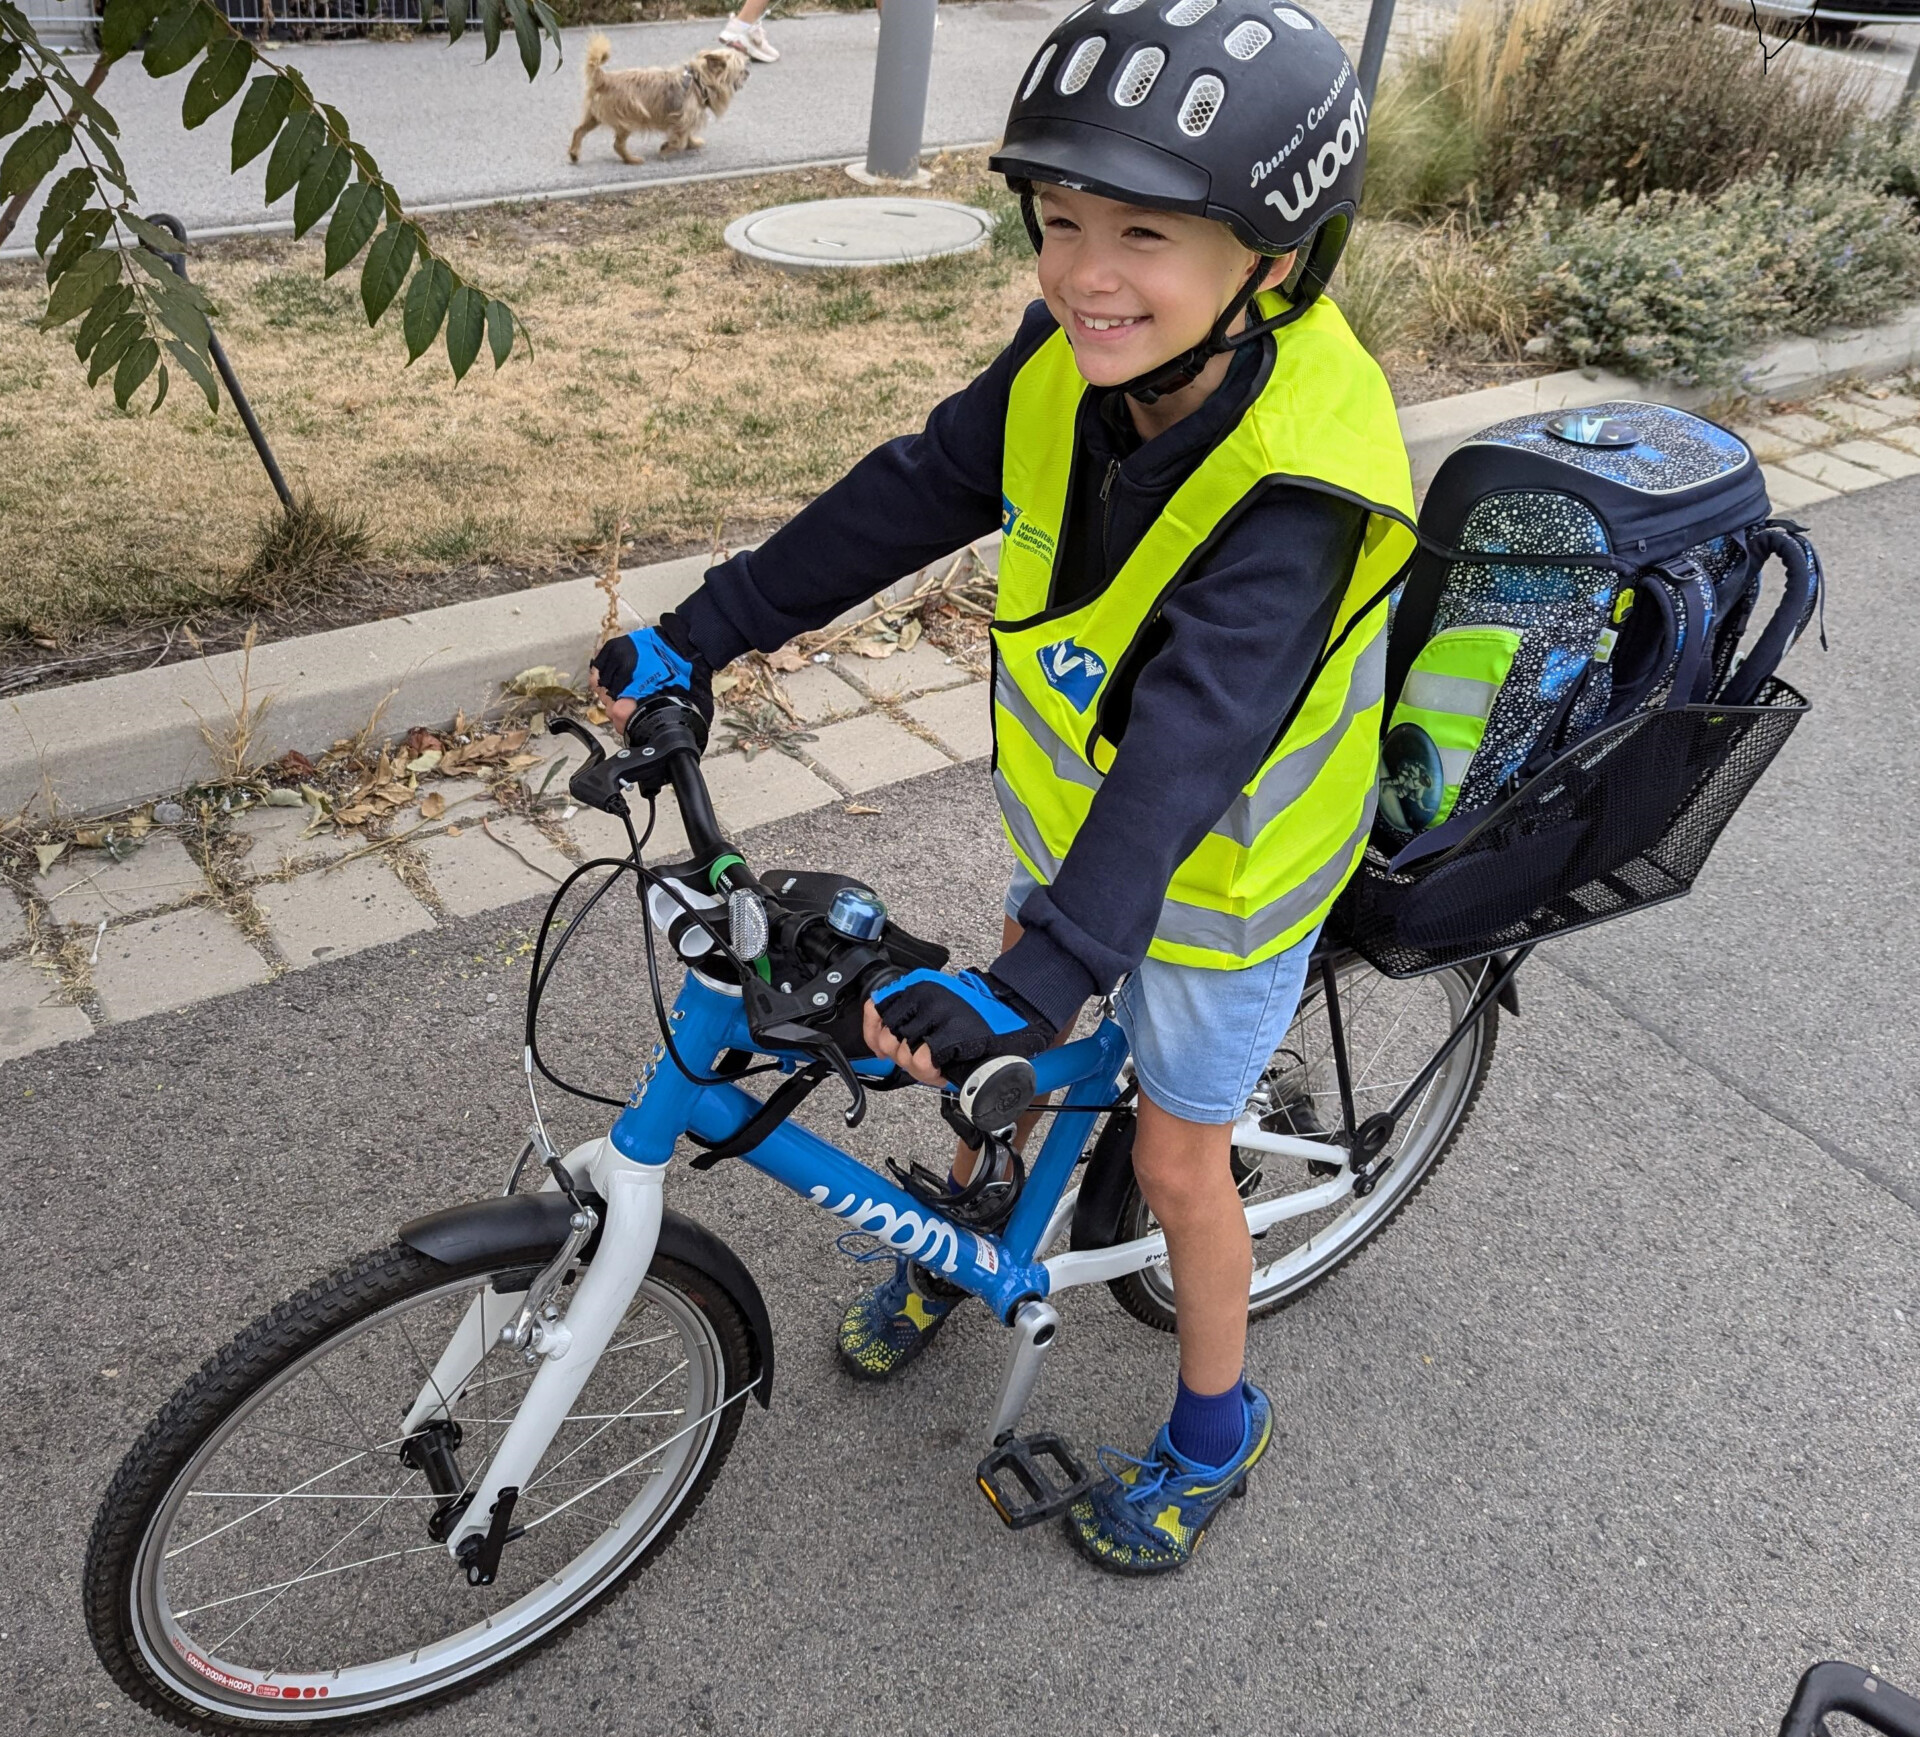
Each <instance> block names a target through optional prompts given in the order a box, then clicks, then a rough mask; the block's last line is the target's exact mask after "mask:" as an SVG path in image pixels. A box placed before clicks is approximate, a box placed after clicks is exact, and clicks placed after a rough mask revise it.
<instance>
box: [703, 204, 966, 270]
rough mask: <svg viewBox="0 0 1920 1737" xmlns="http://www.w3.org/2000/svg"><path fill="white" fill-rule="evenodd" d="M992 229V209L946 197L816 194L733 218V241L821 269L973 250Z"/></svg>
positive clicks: (764, 255) (771, 257) (765, 255)
mask: <svg viewBox="0 0 1920 1737" xmlns="http://www.w3.org/2000/svg"><path fill="white" fill-rule="evenodd" d="M992 234H993V214H992V213H991V212H988V211H981V210H979V209H978V208H977V207H975V206H972V205H955V204H952V203H951V202H950V201H948V200H945V199H885V198H882V199H813V200H809V201H807V202H806V203H805V204H802V205H776V206H774V207H772V208H771V209H770V210H767V211H755V212H751V213H749V214H748V215H747V216H745V217H742V218H740V219H739V220H738V221H737V222H734V223H730V224H729V225H728V226H727V245H728V246H729V247H731V248H733V249H734V250H735V251H736V252H739V253H744V254H745V255H746V256H747V257H748V258H749V259H763V260H765V261H767V263H768V264H770V265H778V266H784V267H786V268H787V269H788V270H789V271H818V270H821V269H823V268H832V267H836V266H841V267H844V266H859V265H902V264H905V263H906V262H907V261H909V260H915V259H938V258H939V257H940V256H941V255H943V254H949V253H971V252H972V251H973V250H974V249H975V248H977V247H984V246H985V245H986V244H987V239H988V237H989V236H991V235H992Z"/></svg>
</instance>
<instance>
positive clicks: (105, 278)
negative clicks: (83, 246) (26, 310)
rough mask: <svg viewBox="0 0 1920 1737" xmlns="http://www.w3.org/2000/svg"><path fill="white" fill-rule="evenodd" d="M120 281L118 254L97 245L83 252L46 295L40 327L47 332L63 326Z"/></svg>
mask: <svg viewBox="0 0 1920 1737" xmlns="http://www.w3.org/2000/svg"><path fill="white" fill-rule="evenodd" d="M119 281H120V255H119V254H117V253H108V252H107V251H106V249H104V248H100V247H96V248H93V249H91V250H89V251H88V252H86V253H83V254H82V255H81V256H80V257H79V258H78V259H76V260H75V261H74V262H73V264H72V265H70V266H68V267H67V269H66V270H65V271H64V272H62V273H61V274H60V281H59V282H58V283H57V284H55V285H54V286H53V293H52V294H51V295H50V296H48V297H47V311H46V312H45V313H44V314H42V315H41V316H40V329H41V330H42V331H43V332H50V331H52V330H53V328H54V327H55V326H64V325H65V324H66V323H67V321H69V320H70V319H72V318H73V317H74V316H75V315H76V314H84V313H85V312H86V311H87V309H88V308H90V307H92V306H93V304H94V303H95V302H97V301H98V300H99V299H100V298H101V296H103V295H105V294H106V292H107V291H108V289H110V288H111V287H112V286H113V285H114V284H116V283H118V282H119Z"/></svg>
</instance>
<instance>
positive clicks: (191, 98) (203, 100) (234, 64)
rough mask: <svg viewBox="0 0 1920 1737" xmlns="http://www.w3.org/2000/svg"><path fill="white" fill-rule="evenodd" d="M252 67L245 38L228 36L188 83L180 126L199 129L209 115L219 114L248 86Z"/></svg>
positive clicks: (215, 47)
mask: <svg viewBox="0 0 1920 1737" xmlns="http://www.w3.org/2000/svg"><path fill="white" fill-rule="evenodd" d="M251 65H253V49H252V48H251V46H249V44H248V42H247V40H246V38H245V37H243V36H229V37H228V38H227V39H226V41H225V42H216V43H215V44H214V45H213V46H212V47H211V48H210V49H208V50H207V58H206V59H205V60H203V61H202V62H201V63H200V66H199V68H198V70H197V71H196V72H195V73H194V75H193V77H192V78H190V79H188V80H187V94H186V96H185V97H184V98H182V99H181V103H180V122H181V125H183V126H186V127H197V126H199V125H200V124H201V122H203V121H204V120H206V118H207V117H208V116H209V115H213V114H217V113H219V111H220V110H221V109H223V108H225V107H226V106H227V104H228V103H230V102H232V101H233V99H234V98H235V97H237V96H238V95H239V94H240V87H241V86H242V85H243V84H245V83H246V82H247V68H248V67H250V66H251Z"/></svg>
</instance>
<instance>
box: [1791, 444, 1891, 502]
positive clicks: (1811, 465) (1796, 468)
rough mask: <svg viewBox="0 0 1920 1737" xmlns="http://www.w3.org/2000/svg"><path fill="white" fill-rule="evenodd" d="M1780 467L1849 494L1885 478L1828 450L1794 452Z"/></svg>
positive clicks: (1869, 486)
mask: <svg viewBox="0 0 1920 1737" xmlns="http://www.w3.org/2000/svg"><path fill="white" fill-rule="evenodd" d="M1780 468H1781V469H1783V470H1789V471H1793V472H1795V473H1796V474H1797V475H1800V476H1804V477H1808V478H1810V479H1811V480H1813V481H1814V482H1817V483H1818V484H1819V485H1820V486H1821V487H1822V488H1827V489H1837V490H1838V491H1839V492H1840V493H1842V494H1849V493H1851V492H1852V491H1853V490H1855V489H1870V488H1872V487H1873V486H1874V484H1875V483H1883V482H1885V481H1886V480H1887V479H1886V478H1885V477H1883V476H1881V475H1880V474H1879V472H1878V471H1871V470H1865V469H1863V468H1862V467H1861V466H1859V465H1857V464H1848V463H1847V461H1846V460H1845V459H1844V458H1835V457H1834V456H1833V454H1832V453H1830V452H1796V453H1795V454H1794V455H1793V457H1792V458H1790V459H1788V460H1787V461H1786V462H1785V464H1783V465H1782V466H1781V467H1780Z"/></svg>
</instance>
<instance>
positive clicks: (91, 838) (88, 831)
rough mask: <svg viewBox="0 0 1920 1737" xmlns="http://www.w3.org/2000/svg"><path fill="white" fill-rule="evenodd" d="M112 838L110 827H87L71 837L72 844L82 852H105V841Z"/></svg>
mask: <svg viewBox="0 0 1920 1737" xmlns="http://www.w3.org/2000/svg"><path fill="white" fill-rule="evenodd" d="M112 836H113V829H112V828H111V827H101V826H89V827H85V828H83V829H82V830H81V831H79V832H76V833H75V834H74V835H73V842H74V843H75V844H77V845H78V846H79V847H80V848H81V849H82V850H105V849H106V847H107V840H108V839H110V838H111V837H112Z"/></svg>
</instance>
